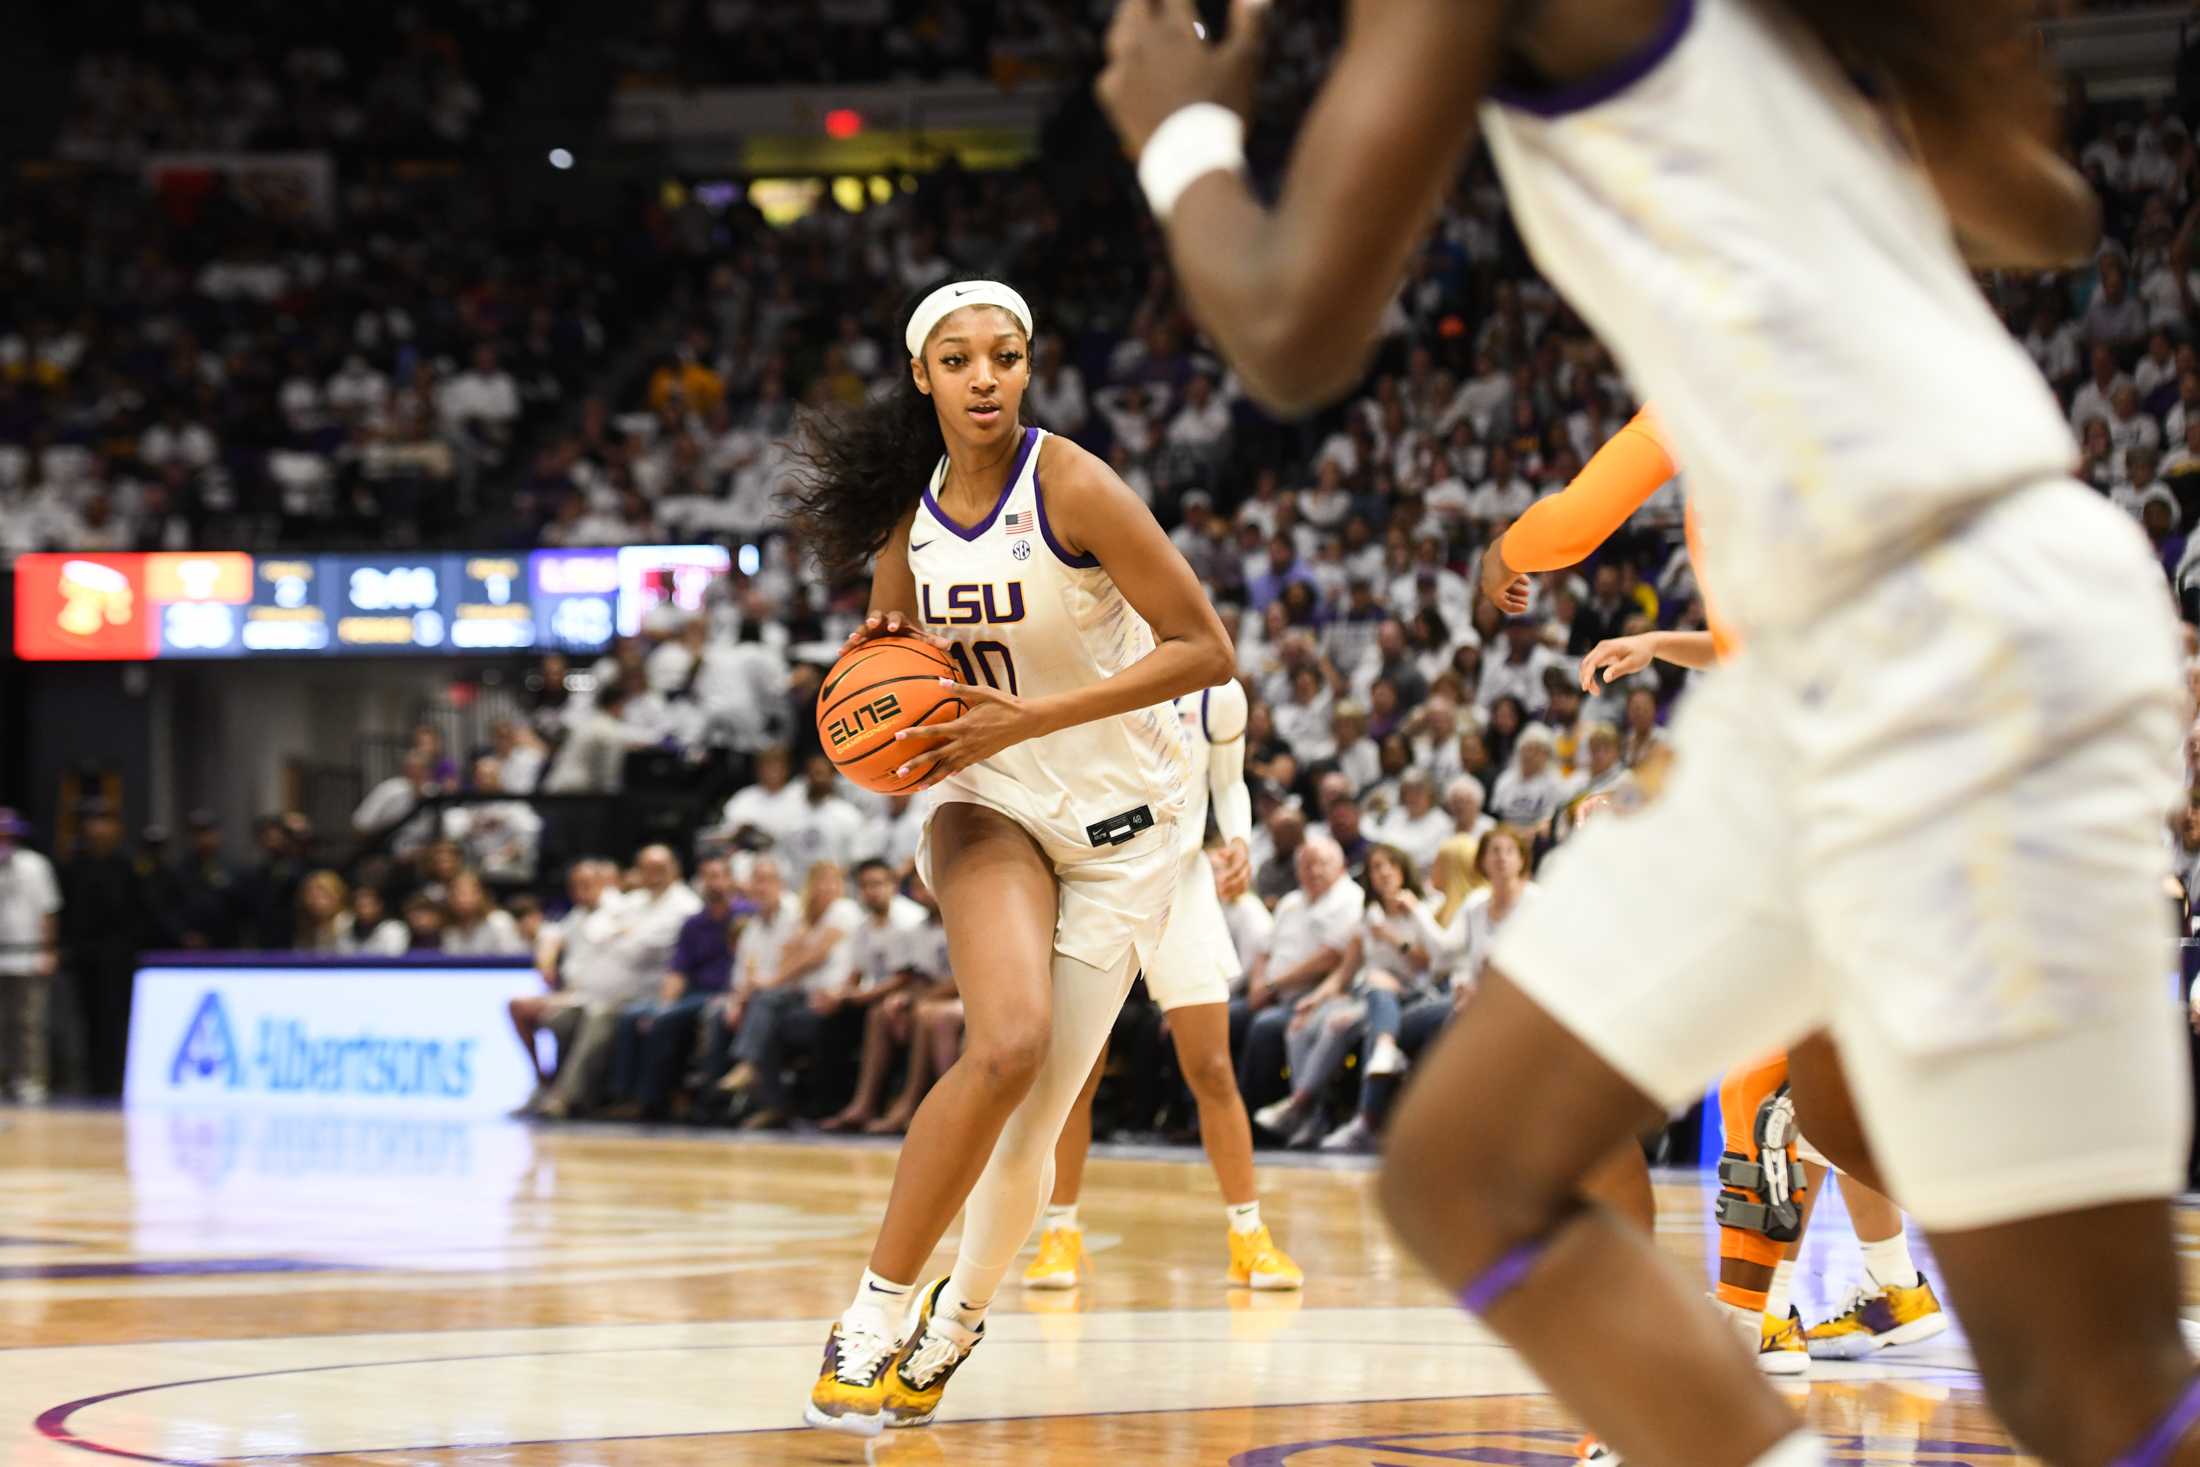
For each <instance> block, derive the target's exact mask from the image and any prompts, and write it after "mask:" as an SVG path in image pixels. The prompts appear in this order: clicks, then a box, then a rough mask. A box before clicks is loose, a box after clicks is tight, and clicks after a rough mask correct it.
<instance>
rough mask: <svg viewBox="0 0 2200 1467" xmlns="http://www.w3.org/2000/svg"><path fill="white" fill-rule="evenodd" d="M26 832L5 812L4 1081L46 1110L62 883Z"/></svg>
mask: <svg viewBox="0 0 2200 1467" xmlns="http://www.w3.org/2000/svg"><path fill="white" fill-rule="evenodd" d="M28 834H30V825H29V823H28V822H27V821H25V820H24V819H23V818H22V817H21V816H19V815H17V814H16V813H15V811H13V810H11V809H7V808H4V807H0V1066H6V1067H0V1081H9V1080H12V1081H13V1083H14V1088H15V1098H16V1099H17V1100H18V1101H20V1102H21V1103H22V1104H24V1105H42V1104H44V1103H45V1100H46V1081H47V1075H46V1057H47V1044H48V1037H49V1036H48V1033H47V1022H46V1015H47V1010H48V1000H49V998H50V996H51V994H52V990H53V979H54V973H55V971H56V969H57V966H58V963H57V955H58V952H59V944H60V940H61V883H60V882H59V881H58V880H56V879H55V877H54V869H53V863H52V862H51V861H49V860H47V859H46V858H45V857H44V856H42V855H40V854H39V853H38V852H36V851H34V850H32V849H30V847H28V846H26V845H24V844H22V841H23V837H24V836H26V835H28ZM9 1067H12V1074H11V1073H10V1068H9Z"/></svg>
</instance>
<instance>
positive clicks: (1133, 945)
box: [917, 789, 1181, 973]
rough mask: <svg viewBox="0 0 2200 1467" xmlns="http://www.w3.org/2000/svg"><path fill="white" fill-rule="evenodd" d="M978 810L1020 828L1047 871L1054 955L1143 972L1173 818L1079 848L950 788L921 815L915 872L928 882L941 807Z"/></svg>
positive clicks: (1159, 912)
mask: <svg viewBox="0 0 2200 1467" xmlns="http://www.w3.org/2000/svg"><path fill="white" fill-rule="evenodd" d="M951 804H963V805H982V806H984V807H985V808H987V809H989V810H999V811H1000V813H1001V814H1003V815H1006V816H1007V817H1008V818H1009V819H1011V820H1014V821H1016V823H1017V824H1019V825H1021V826H1023V828H1024V830H1025V831H1026V832H1027V833H1029V835H1030V836H1031V838H1032V839H1033V840H1035V841H1037V842H1038V843H1039V849H1040V850H1041V851H1042V852H1044V853H1045V855H1046V858H1047V860H1048V861H1049V862H1050V863H1051V864H1052V865H1053V867H1054V877H1055V880H1056V881H1057V882H1059V883H1060V885H1061V902H1060V906H1059V909H1058V912H1057V915H1056V917H1055V919H1054V950H1055V951H1056V952H1058V953H1060V954H1062V955H1063V956H1064V957H1070V958H1075V959H1077V961H1079V962H1081V963H1085V964H1087V965H1089V966H1091V967H1095V968H1098V969H1100V970H1101V971H1103V972H1108V973H1113V972H1115V971H1117V970H1118V969H1120V968H1122V966H1123V965H1124V963H1125V962H1126V961H1135V962H1136V963H1137V964H1138V965H1139V966H1141V967H1146V966H1150V965H1151V963H1152V959H1153V955H1154V953H1155V951H1156V950H1157V949H1158V948H1159V946H1160V943H1161V932H1162V929H1163V928H1164V927H1166V926H1167V925H1168V921H1169V908H1170V906H1171V905H1172V903H1173V902H1174V900H1175V897H1176V890H1177V878H1178V874H1179V873H1178V867H1179V865H1180V864H1181V861H1180V857H1179V855H1178V835H1177V827H1176V822H1175V821H1174V820H1157V821H1156V822H1155V823H1154V824H1153V825H1152V826H1150V827H1148V828H1147V829H1145V830H1143V831H1141V832H1139V833H1138V834H1137V835H1136V836H1134V837H1132V838H1131V839H1130V840H1128V841H1126V842H1124V843H1123V844H1122V845H1119V846H1093V845H1089V844H1079V843H1076V842H1072V841H1069V840H1067V839H1065V838H1063V837H1062V836H1061V835H1059V834H1058V833H1056V832H1054V831H1053V830H1051V829H1048V828H1040V829H1034V828H1033V827H1032V825H1031V824H1030V823H1029V822H1028V821H1026V820H1025V819H1023V818H1022V817H1021V816H1019V815H1018V813H1017V812H1016V811H1014V810H1008V809H1002V807H1001V806H999V805H996V804H995V803H993V802H992V801H991V800H986V799H982V798H977V797H974V796H973V795H972V794H971V793H970V792H969V791H967V790H962V789H956V790H950V791H948V792H947V793H946V796H945V798H944V799H942V800H941V801H940V802H939V804H936V805H934V806H933V807H932V809H931V810H930V811H929V812H927V813H926V815H925V817H924V830H923V833H922V834H920V835H919V836H918V837H917V874H918V875H919V876H922V877H923V878H924V884H925V885H926V886H929V887H931V888H932V890H933V891H935V892H937V891H938V890H939V883H938V882H936V881H934V880H933V879H932V822H933V820H934V819H935V818H937V816H938V814H939V810H940V807H941V806H942V805H951Z"/></svg>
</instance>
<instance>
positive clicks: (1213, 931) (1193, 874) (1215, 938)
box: [1146, 851, 1238, 1011]
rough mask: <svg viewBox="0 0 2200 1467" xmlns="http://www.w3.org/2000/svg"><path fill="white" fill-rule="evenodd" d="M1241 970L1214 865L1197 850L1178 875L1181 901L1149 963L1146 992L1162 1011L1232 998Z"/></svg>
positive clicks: (1175, 908)
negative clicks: (1217, 893)
mask: <svg viewBox="0 0 2200 1467" xmlns="http://www.w3.org/2000/svg"><path fill="white" fill-rule="evenodd" d="M1237 975H1238V960H1237V945H1236V944H1235V943H1233V942H1232V941H1231V940H1230V924H1229V923H1228V922H1227V921H1225V920H1224V919H1223V915H1222V903H1221V901H1220V900H1218V899H1217V898H1216V896H1215V875H1214V868H1213V867H1211V866H1209V865H1208V864H1207V853H1206V852H1205V851H1193V852H1192V853H1191V855H1190V856H1189V857H1187V858H1186V859H1185V862H1184V867H1183V870H1182V872H1181V873H1180V874H1179V875H1178V876H1177V883H1176V902H1175V905H1174V906H1172V907H1171V908H1170V911H1169V925H1168V926H1167V927H1166V928H1164V929H1163V930H1162V933H1161V945H1160V947H1158V948H1157V949H1155V951H1154V956H1153V961H1152V962H1151V963H1149V964H1148V965H1147V967H1146V991H1147V992H1148V993H1150V994H1152V995H1153V1001H1154V1002H1155V1003H1157V1004H1159V1005H1161V1007H1162V1009H1163V1010H1165V1011H1166V1010H1169V1009H1188V1008H1191V1007H1193V1006H1194V1005H1196V1004H1203V1003H1228V1002H1229V1001H1230V980H1231V979H1233V978H1235V977H1237Z"/></svg>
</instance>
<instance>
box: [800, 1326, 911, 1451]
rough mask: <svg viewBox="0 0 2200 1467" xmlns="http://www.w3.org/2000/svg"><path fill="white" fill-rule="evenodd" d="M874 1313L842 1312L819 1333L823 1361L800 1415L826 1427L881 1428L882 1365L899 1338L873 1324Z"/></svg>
mask: <svg viewBox="0 0 2200 1467" xmlns="http://www.w3.org/2000/svg"><path fill="white" fill-rule="evenodd" d="M876 1323H877V1316H871V1317H868V1318H866V1317H865V1316H863V1315H853V1316H850V1315H843V1316H842V1317H841V1318H840V1319H838V1320H836V1321H835V1322H834V1324H833V1332H832V1333H831V1334H829V1335H827V1336H826V1337H825V1363H824V1364H823V1365H822V1366H820V1367H819V1369H818V1372H817V1384H815V1385H813V1386H811V1387H810V1404H809V1405H808V1406H807V1407H805V1408H803V1412H802V1419H803V1420H804V1421H807V1422H808V1423H809V1424H810V1425H812V1426H818V1427H823V1428H824V1429H825V1430H827V1431H853V1432H860V1433H862V1434H864V1435H866V1436H874V1435H876V1434H877V1433H878V1432H880V1431H882V1430H884V1429H885V1425H886V1423H885V1421H884V1419H883V1418H882V1416H881V1415H880V1412H881V1411H882V1410H883V1408H884V1405H885V1400H886V1368H887V1367H888V1366H889V1365H891V1364H893V1361H894V1352H895V1351H896V1350H897V1349H899V1348H900V1347H901V1341H900V1340H898V1339H896V1338H895V1337H894V1336H893V1335H891V1334H889V1333H887V1332H886V1331H884V1330H881V1329H879V1328H877V1327H876Z"/></svg>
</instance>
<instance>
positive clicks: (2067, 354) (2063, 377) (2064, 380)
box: [2024, 292, 2084, 389]
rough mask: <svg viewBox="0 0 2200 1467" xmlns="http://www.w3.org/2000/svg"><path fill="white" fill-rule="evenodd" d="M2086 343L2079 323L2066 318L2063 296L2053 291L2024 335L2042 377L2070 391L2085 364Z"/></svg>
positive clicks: (2044, 300) (2027, 348) (2042, 302)
mask: <svg viewBox="0 0 2200 1467" xmlns="http://www.w3.org/2000/svg"><path fill="white" fill-rule="evenodd" d="M2083 342H2084V335H2083V333H2081V332H2080V331H2079V330H2078V326H2077V323H2076V322H2074V321H2070V320H2066V319H2065V318H2064V316H2063V310H2062V301H2061V297H2060V296H2057V295H2055V294H2054V293H2052V292H2050V293H2049V294H2048V295H2047V296H2046V297H2045V298H2044V299H2042V300H2041V302H2040V307H2039V311H2038V312H2037V314H2035V315H2034V316H2033V318H2032V329H2031V330H2030V331H2027V332H2026V333H2025V335H2024V349H2025V351H2026V352H2028V353H2030V355H2031V357H2032V360H2033V362H2034V363H2036V364H2037V365H2038V367H2039V369H2040V375H2041V376H2043V377H2045V378H2046V379H2047V380H2048V381H2050V382H2052V383H2055V384H2056V386H2057V387H2058V388H2059V389H2067V386H2068V384H2069V383H2071V382H2073V381H2075V380H2076V379H2077V376H2078V373H2079V370H2080V368H2081V366H2082V364H2083V362H2084V358H2083V356H2082V355H2081V354H2080V350H2079V348H2080V347H2081V346H2082V344H2083Z"/></svg>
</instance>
